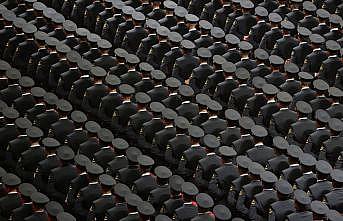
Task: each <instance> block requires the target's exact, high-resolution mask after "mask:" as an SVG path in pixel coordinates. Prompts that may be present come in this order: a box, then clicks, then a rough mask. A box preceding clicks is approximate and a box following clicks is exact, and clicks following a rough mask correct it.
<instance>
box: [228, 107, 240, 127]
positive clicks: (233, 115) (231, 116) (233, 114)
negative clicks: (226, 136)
mask: <svg viewBox="0 0 343 221" xmlns="http://www.w3.org/2000/svg"><path fill="white" fill-rule="evenodd" d="M225 118H226V121H227V125H228V127H233V126H238V125H239V123H238V121H239V119H240V118H241V114H240V113H239V112H238V111H236V110H234V109H226V110H225Z"/></svg>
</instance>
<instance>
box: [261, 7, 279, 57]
mask: <svg viewBox="0 0 343 221" xmlns="http://www.w3.org/2000/svg"><path fill="white" fill-rule="evenodd" d="M268 18H269V22H270V27H271V30H270V31H267V32H266V33H265V34H264V36H263V37H262V40H261V42H260V46H259V47H260V48H262V49H264V50H266V51H267V52H268V53H270V52H271V51H272V49H273V48H274V45H275V43H276V41H277V40H278V39H280V38H282V32H281V30H280V29H279V23H280V22H281V21H282V18H281V16H280V15H279V14H277V13H274V12H273V13H270V14H269V16H268Z"/></svg>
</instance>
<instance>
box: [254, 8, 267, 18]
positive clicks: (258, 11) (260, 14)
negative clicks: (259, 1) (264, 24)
mask: <svg viewBox="0 0 343 221" xmlns="http://www.w3.org/2000/svg"><path fill="white" fill-rule="evenodd" d="M255 16H256V20H257V21H261V20H266V19H267V18H268V10H267V9H266V8H264V7H262V6H257V7H256V8H255Z"/></svg>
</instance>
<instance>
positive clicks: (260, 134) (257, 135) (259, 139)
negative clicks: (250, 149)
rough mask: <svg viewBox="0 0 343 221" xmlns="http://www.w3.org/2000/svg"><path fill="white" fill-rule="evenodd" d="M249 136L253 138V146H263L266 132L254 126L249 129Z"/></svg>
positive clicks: (262, 128)
mask: <svg viewBox="0 0 343 221" xmlns="http://www.w3.org/2000/svg"><path fill="white" fill-rule="evenodd" d="M251 134H252V136H253V137H254V140H255V144H258V143H261V144H263V141H264V139H265V138H266V137H267V136H268V131H267V130H266V129H265V128H264V127H262V126H260V125H254V126H253V127H252V128H251Z"/></svg>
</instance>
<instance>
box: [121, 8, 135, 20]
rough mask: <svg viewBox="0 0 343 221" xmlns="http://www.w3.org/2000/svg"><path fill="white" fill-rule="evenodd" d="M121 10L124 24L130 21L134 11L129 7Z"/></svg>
mask: <svg viewBox="0 0 343 221" xmlns="http://www.w3.org/2000/svg"><path fill="white" fill-rule="evenodd" d="M121 10H122V13H123V16H124V19H125V21H126V22H127V21H132V14H133V13H134V12H135V9H134V8H132V7H131V6H127V5H125V6H123V8H122V9H121Z"/></svg>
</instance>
